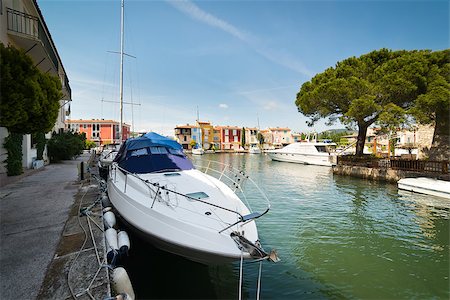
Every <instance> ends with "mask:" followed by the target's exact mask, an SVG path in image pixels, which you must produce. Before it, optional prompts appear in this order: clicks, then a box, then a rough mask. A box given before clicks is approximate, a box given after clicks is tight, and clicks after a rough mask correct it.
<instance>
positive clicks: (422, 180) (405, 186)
mask: <svg viewBox="0 0 450 300" xmlns="http://www.w3.org/2000/svg"><path fill="white" fill-rule="evenodd" d="M397 185H398V188H399V189H401V190H406V191H411V192H416V193H421V194H426V195H432V196H437V197H442V198H447V199H450V181H444V180H439V179H434V178H427V177H418V178H402V179H400V180H399V181H398V182H397Z"/></svg>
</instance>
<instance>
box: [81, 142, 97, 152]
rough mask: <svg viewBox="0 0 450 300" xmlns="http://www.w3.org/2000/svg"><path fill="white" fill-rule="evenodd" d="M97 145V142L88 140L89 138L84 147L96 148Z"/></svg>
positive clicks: (87, 148)
mask: <svg viewBox="0 0 450 300" xmlns="http://www.w3.org/2000/svg"><path fill="white" fill-rule="evenodd" d="M95 146H97V145H96V144H95V142H93V141H88V140H86V141H85V142H84V149H86V150H89V149H92V148H94V147H95Z"/></svg>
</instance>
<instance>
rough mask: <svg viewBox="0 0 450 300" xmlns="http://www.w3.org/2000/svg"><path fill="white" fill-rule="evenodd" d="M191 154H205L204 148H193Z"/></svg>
mask: <svg viewBox="0 0 450 300" xmlns="http://www.w3.org/2000/svg"><path fill="white" fill-rule="evenodd" d="M192 154H194V155H203V154H205V150H204V149H203V148H193V149H192Z"/></svg>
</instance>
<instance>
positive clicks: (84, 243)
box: [67, 184, 89, 300]
mask: <svg viewBox="0 0 450 300" xmlns="http://www.w3.org/2000/svg"><path fill="white" fill-rule="evenodd" d="M81 187H83V184H82V185H81ZM88 191H89V187H87V188H86V191H85V192H84V194H83V196H82V197H81V199H80V205H79V206H78V211H80V209H81V204H83V199H84V197H85V196H86V194H87V193H88ZM77 217H78V224H79V225H80V227H81V229H83V232H84V242H83V245H81V248H80V249H79V250H78V253H77V255H76V256H75V258H74V259H73V260H72V263H71V264H70V268H69V271H68V272H67V285H68V286H69V291H70V294H71V296H72V298H73V299H75V300H76V299H77V296H76V295H75V293H74V291H73V288H72V286H71V285H70V272H71V271H72V268H73V266H74V265H75V262H76V261H77V259H78V257H79V256H80V253H81V251H82V250H83V249H84V246H85V245H86V242H87V237H88V235H87V232H86V229H85V228H84V227H83V225H82V224H81V220H80V214H78V216H77Z"/></svg>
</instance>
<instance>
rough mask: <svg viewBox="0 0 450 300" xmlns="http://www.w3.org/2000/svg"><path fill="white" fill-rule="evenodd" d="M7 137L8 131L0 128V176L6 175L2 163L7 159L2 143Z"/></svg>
mask: <svg viewBox="0 0 450 300" xmlns="http://www.w3.org/2000/svg"><path fill="white" fill-rule="evenodd" d="M8 135H9V134H8V130H7V129H6V128H5V127H0V174H3V173H6V163H5V162H4V161H5V160H6V159H7V158H8V152H7V151H6V149H5V147H3V143H4V142H5V138H6V137H7V136H8Z"/></svg>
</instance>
